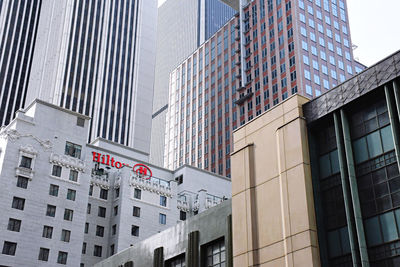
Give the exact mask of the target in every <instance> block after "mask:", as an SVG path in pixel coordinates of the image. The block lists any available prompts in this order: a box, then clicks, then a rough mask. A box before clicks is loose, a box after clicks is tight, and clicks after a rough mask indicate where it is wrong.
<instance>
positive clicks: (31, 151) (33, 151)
mask: <svg viewBox="0 0 400 267" xmlns="http://www.w3.org/2000/svg"><path fill="white" fill-rule="evenodd" d="M19 151H21V152H23V154H29V155H31V156H32V157H33V156H36V155H37V153H38V151H37V150H36V149H34V148H33V146H31V145H23V146H21V147H20V148H19Z"/></svg>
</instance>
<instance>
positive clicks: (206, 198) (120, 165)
mask: <svg viewBox="0 0 400 267" xmlns="http://www.w3.org/2000/svg"><path fill="white" fill-rule="evenodd" d="M89 125H90V119H89V118H88V117H86V116H84V115H81V114H79V113H76V112H73V111H70V110H67V109H64V108H61V107H59V106H56V105H53V104H49V103H47V102H43V101H41V100H35V101H34V102H32V103H31V104H30V105H29V106H28V107H27V108H26V109H24V110H19V111H18V112H17V114H16V118H15V119H14V120H13V121H12V122H11V123H10V124H9V125H7V126H4V127H2V128H1V130H0V185H1V190H0V192H1V194H0V203H1V209H2V212H3V215H2V216H1V219H0V225H2V227H1V229H0V236H1V238H0V244H1V246H2V247H1V251H2V253H1V254H0V262H1V264H2V265H6V266H16V265H18V266H38V265H40V266H55V265H58V264H61V265H67V266H82V267H83V266H92V265H94V264H95V263H97V262H99V261H101V260H102V259H105V258H107V257H109V256H111V255H113V254H115V253H117V252H119V251H122V250H124V249H126V248H128V247H129V246H132V245H134V244H136V243H138V242H139V241H141V240H143V239H146V238H148V237H150V236H152V235H154V234H156V233H158V232H160V231H163V230H165V229H167V228H169V227H172V226H174V225H176V223H177V222H180V221H184V220H186V219H187V218H190V217H192V216H194V215H196V214H198V213H201V212H203V211H205V210H207V209H209V208H211V207H213V206H215V205H217V204H219V203H221V202H223V201H224V200H225V199H228V198H230V196H231V193H230V191H231V190H230V181H229V179H227V178H225V177H222V176H218V175H215V174H212V173H209V172H206V171H204V170H200V169H197V168H194V167H191V166H182V167H181V168H178V169H176V170H175V171H170V170H167V169H163V168H160V167H156V166H153V165H151V164H148V163H147V161H148V158H149V155H148V154H146V153H143V152H141V151H138V150H135V149H132V148H128V147H126V146H122V145H120V144H117V143H114V142H111V141H109V140H106V139H101V138H97V139H96V140H94V141H93V142H92V143H90V144H87V136H88V134H89V133H88V131H89Z"/></svg>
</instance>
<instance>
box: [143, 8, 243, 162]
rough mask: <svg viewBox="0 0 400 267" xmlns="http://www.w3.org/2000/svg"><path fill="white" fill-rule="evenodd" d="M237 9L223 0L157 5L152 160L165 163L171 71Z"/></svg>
mask: <svg viewBox="0 0 400 267" xmlns="http://www.w3.org/2000/svg"><path fill="white" fill-rule="evenodd" d="M235 13H236V11H235V10H234V9H232V8H231V7H230V6H228V5H226V4H224V3H223V2H222V1H220V0H185V1H181V0H168V1H165V2H164V3H163V4H162V5H161V6H160V7H159V8H158V22H157V50H156V67H155V80H154V102H153V115H152V132H151V134H152V136H151V152H150V161H151V162H152V163H154V164H156V165H159V166H162V165H163V155H164V141H165V138H164V133H165V118H166V114H167V108H168V84H169V82H168V81H169V74H170V72H171V71H172V70H173V69H174V68H176V66H178V65H179V64H180V63H181V62H182V61H183V60H184V59H185V58H186V57H187V56H189V55H190V54H191V53H192V52H193V51H194V50H196V49H197V48H198V47H199V45H200V44H202V43H204V41H205V40H207V39H209V38H210V36H212V35H213V34H214V33H215V32H216V31H217V30H219V29H220V28H221V27H222V26H223V25H224V24H225V23H226V22H227V21H228V20H230V19H231V18H232V17H233V15H234V14H235Z"/></svg>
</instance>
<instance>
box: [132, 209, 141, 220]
mask: <svg viewBox="0 0 400 267" xmlns="http://www.w3.org/2000/svg"><path fill="white" fill-rule="evenodd" d="M132 215H133V216H134V217H140V208H139V207H136V206H133V214H132Z"/></svg>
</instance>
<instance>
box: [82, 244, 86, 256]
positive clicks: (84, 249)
mask: <svg viewBox="0 0 400 267" xmlns="http://www.w3.org/2000/svg"><path fill="white" fill-rule="evenodd" d="M82 254H86V242H83V244H82Z"/></svg>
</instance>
